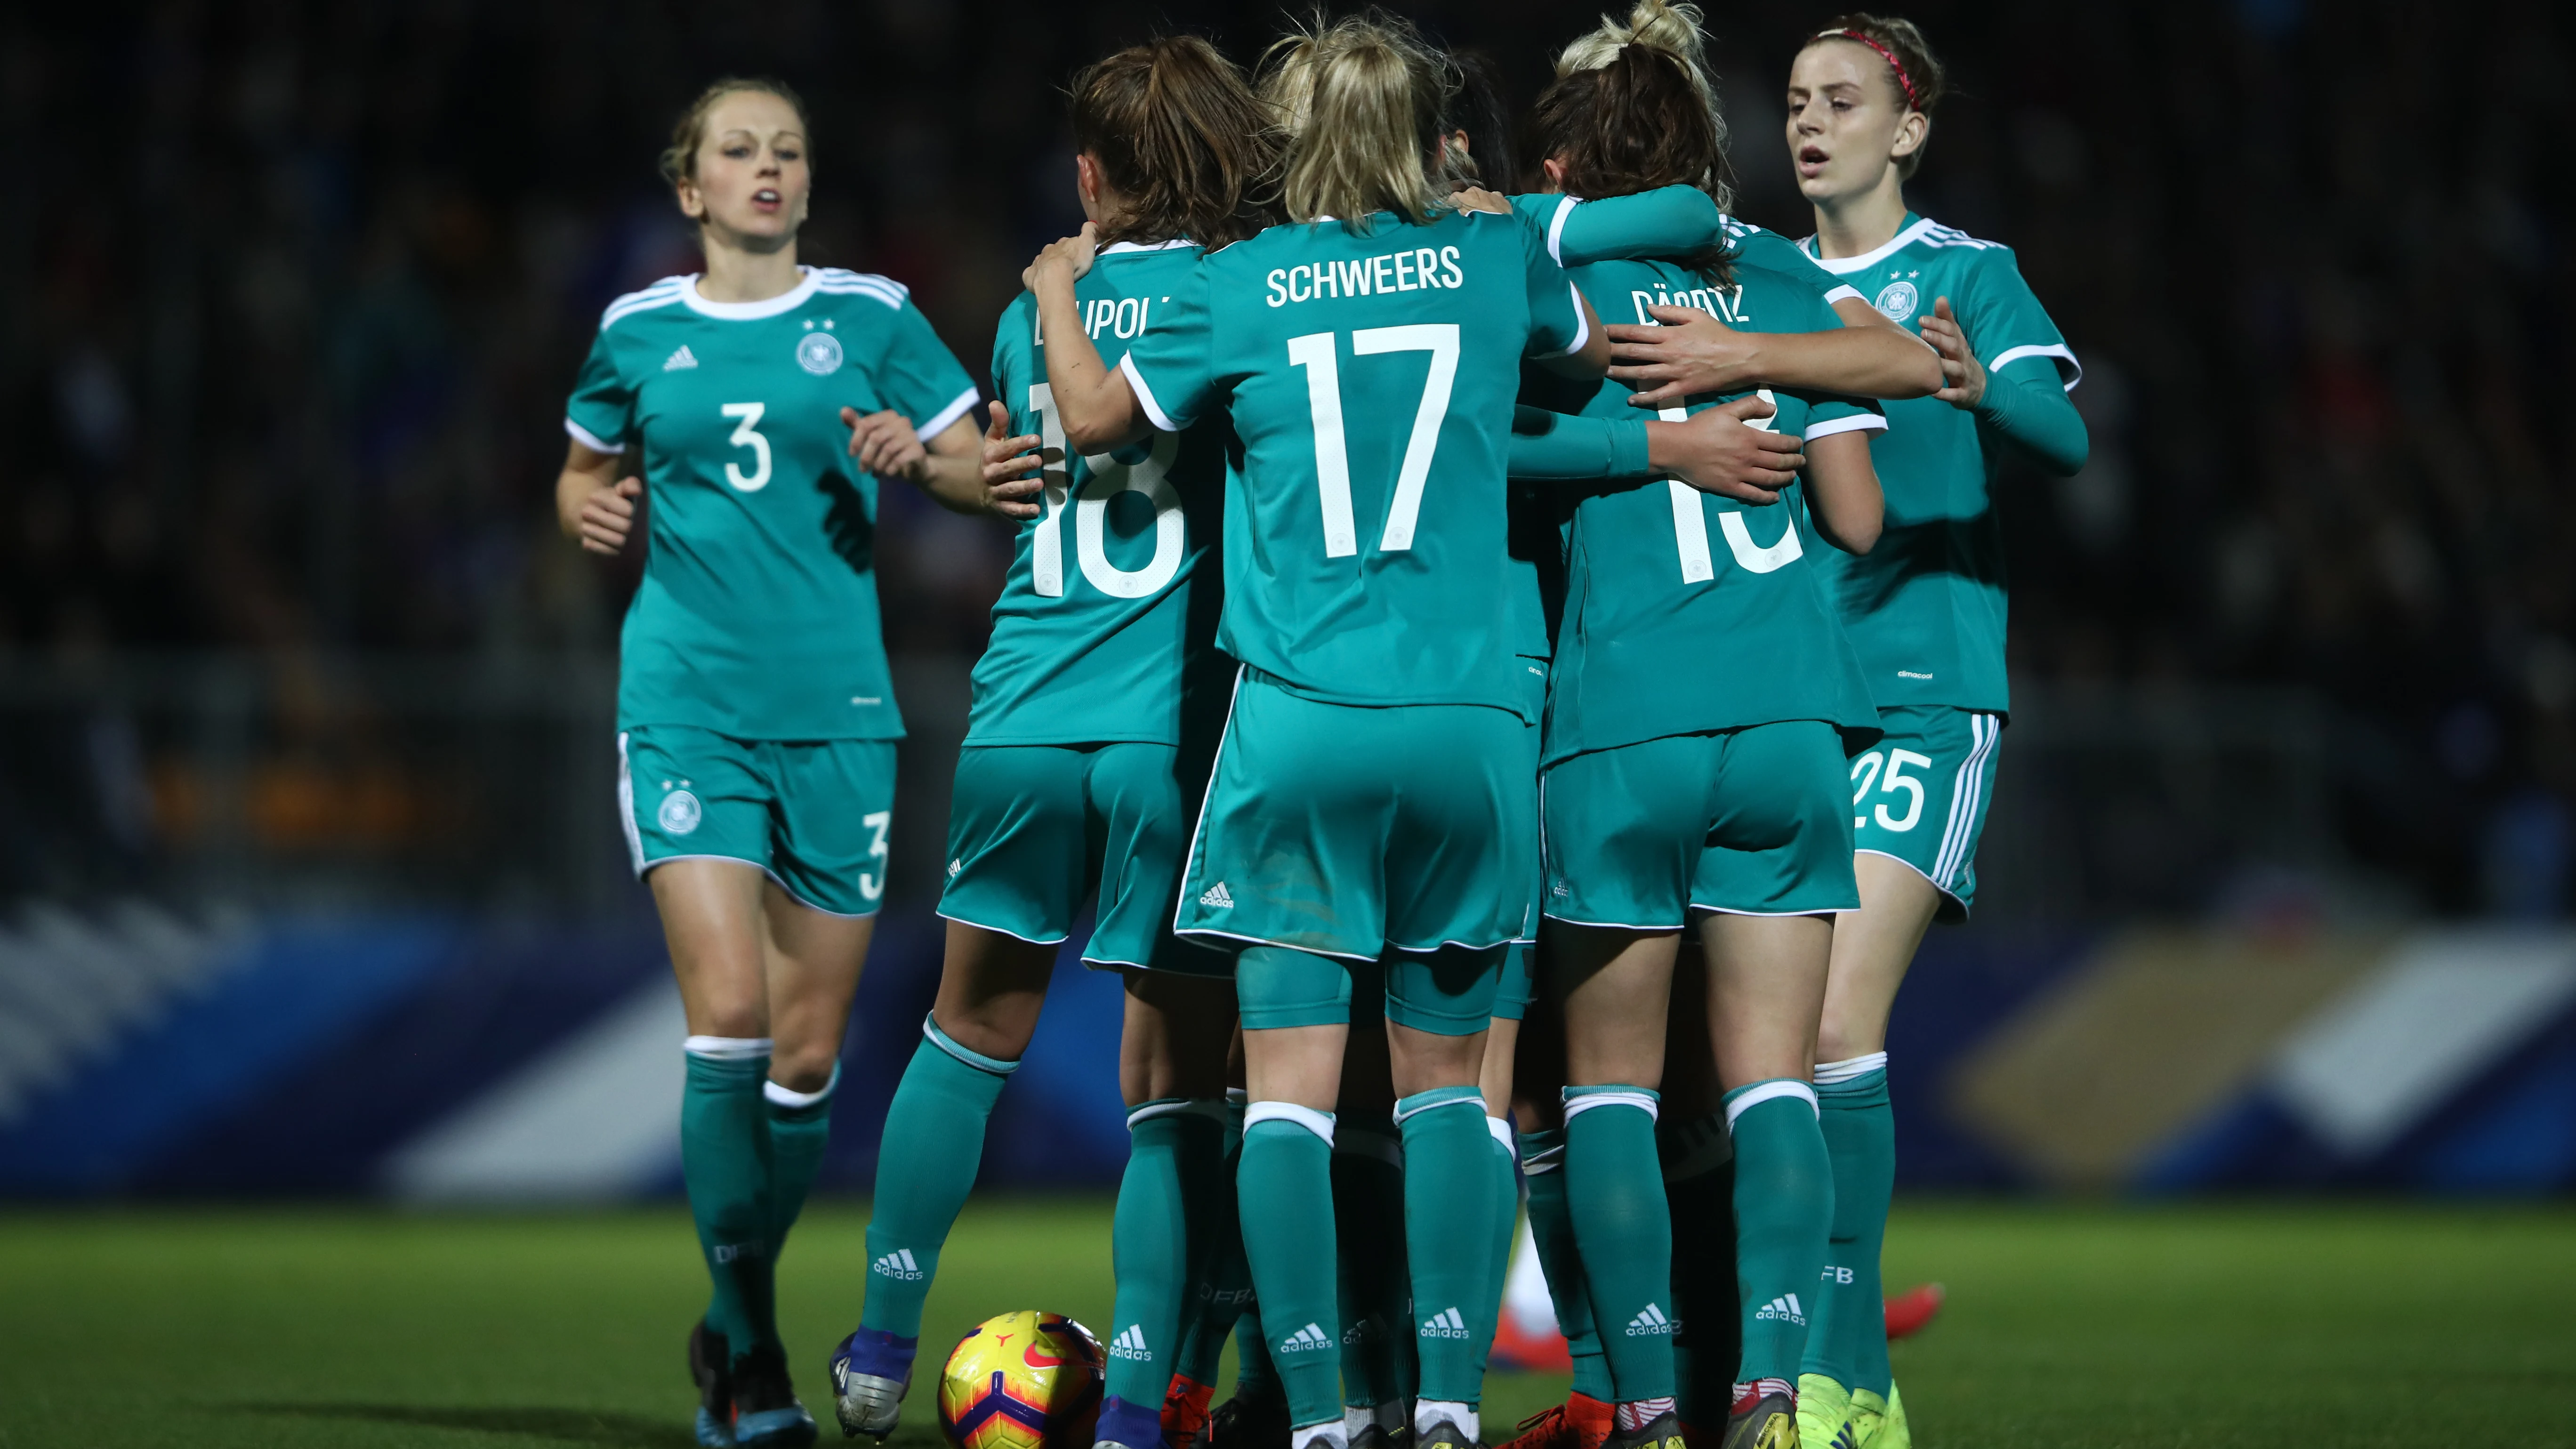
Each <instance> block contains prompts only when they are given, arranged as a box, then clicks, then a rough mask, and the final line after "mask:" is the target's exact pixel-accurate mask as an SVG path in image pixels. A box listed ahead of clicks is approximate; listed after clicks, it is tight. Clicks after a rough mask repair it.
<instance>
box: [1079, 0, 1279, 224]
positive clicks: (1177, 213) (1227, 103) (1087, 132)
mask: <svg viewBox="0 0 2576 1449" xmlns="http://www.w3.org/2000/svg"><path fill="white" fill-rule="evenodd" d="M1071 94H1072V97H1073V144H1074V146H1075V148H1076V149H1078V150H1081V151H1086V152H1089V153H1090V155H1091V157H1092V159H1093V160H1095V161H1097V162H1099V163H1100V174H1101V179H1103V180H1105V181H1107V182H1108V183H1109V184H1110V185H1111V186H1113V187H1115V188H1117V190H1118V192H1119V194H1120V195H1121V196H1122V197H1123V198H1125V201H1126V208H1125V210H1123V211H1122V212H1120V213H1119V214H1118V215H1117V216H1114V217H1112V218H1110V219H1109V220H1108V221H1107V222H1105V223H1103V224H1102V226H1101V228H1100V233H1099V236H1100V240H1101V241H1102V242H1104V243H1107V242H1120V241H1167V240H1170V239H1172V238H1174V237H1187V238H1189V239H1190V240H1191V241H1194V242H1197V243H1198V244H1199V245H1201V246H1204V247H1207V248H1209V249H1210V250H1213V249H1215V248H1217V247H1221V246H1224V245H1226V244H1227V243H1228V242H1236V241H1241V240H1243V239H1244V238H1245V237H1248V236H1251V235H1252V234H1253V233H1255V232H1257V231H1259V230H1261V229H1262V228H1263V227H1265V226H1268V225H1269V224H1270V223H1271V222H1272V221H1274V220H1276V218H1275V217H1274V216H1272V215H1271V214H1270V208H1269V202H1270V197H1269V195H1268V191H1269V189H1270V188H1271V186H1272V184H1273V183H1274V182H1275V179H1276V173H1277V171H1278V167H1279V137H1278V132H1277V128H1276V127H1275V126H1274V125H1273V124H1272V122H1271V117H1270V112H1269V110H1268V109H1267V108H1266V107H1264V106H1263V105H1262V103H1261V100H1260V98H1259V97H1257V96H1255V95H1254V94H1253V93H1252V87H1251V85H1250V84H1249V83H1247V82H1246V81H1245V80H1244V78H1243V72H1242V71H1240V70H1237V69H1236V68H1235V65H1234V62H1232V61H1230V60H1228V59H1226V58H1225V57H1224V56H1223V55H1221V54H1219V53H1218V52H1217V48H1216V47H1215V46H1213V45H1210V44H1208V43H1207V42H1206V41H1204V40H1201V39H1200V38H1198V37H1197V36H1195V35H1181V36H1173V37H1169V38H1167V39H1161V40H1149V41H1147V42H1145V43H1144V44H1142V45H1131V46H1129V47H1128V48H1126V49H1125V50H1122V51H1119V52H1118V53H1117V54H1115V55H1112V56H1109V57H1108V58H1106V59H1104V60H1100V61H1096V62H1094V63H1093V64H1091V65H1088V66H1085V67H1083V69H1082V70H1081V71H1080V72H1079V73H1078V74H1076V75H1075V76H1074V78H1073V85H1072V88H1071Z"/></svg>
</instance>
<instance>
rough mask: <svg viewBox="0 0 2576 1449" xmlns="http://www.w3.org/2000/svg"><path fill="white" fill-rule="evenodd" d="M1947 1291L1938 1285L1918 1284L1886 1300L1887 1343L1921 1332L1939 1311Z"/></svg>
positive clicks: (1947, 1293)
mask: <svg viewBox="0 0 2576 1449" xmlns="http://www.w3.org/2000/svg"><path fill="white" fill-rule="evenodd" d="M1949 1296H1950V1294H1949V1290H1947V1289H1945V1288H1943V1287H1942V1286H1941V1285H1940V1284H1938V1283H1918V1284H1916V1285H1915V1286H1914V1287H1911V1288H1908V1289H1906V1290H1905V1291H1904V1292H1902V1293H1899V1294H1897V1295H1896V1296H1895V1297H1893V1298H1890V1299H1888V1300H1887V1341H1888V1342H1890V1343H1894V1342H1896V1341H1897V1340H1898V1339H1900V1338H1907V1337H1911V1336H1912V1335H1914V1334H1917V1333H1920V1332H1922V1331H1923V1326H1924V1325H1925V1324H1927V1323H1930V1322H1931V1321H1932V1318H1933V1315H1935V1314H1937V1313H1939V1312H1940V1311H1941V1301H1942V1300H1943V1299H1945V1298H1947V1297H1949Z"/></svg>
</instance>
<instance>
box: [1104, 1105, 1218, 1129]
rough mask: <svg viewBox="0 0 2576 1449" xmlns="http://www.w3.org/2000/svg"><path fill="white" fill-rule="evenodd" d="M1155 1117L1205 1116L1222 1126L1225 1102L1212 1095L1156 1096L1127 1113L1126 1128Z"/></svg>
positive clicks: (1131, 1127)
mask: <svg viewBox="0 0 2576 1449" xmlns="http://www.w3.org/2000/svg"><path fill="white" fill-rule="evenodd" d="M1156 1117H1205V1118H1207V1119H1208V1120H1209V1121H1211V1122H1214V1123H1216V1124H1217V1125H1218V1126H1220V1127H1222V1126H1224V1125H1225V1103H1223V1102H1221V1101H1218V1100H1217V1099H1216V1098H1214V1097H1158V1098H1156V1099H1155V1100H1153V1101H1151V1102H1146V1103H1144V1104H1142V1105H1140V1106H1139V1107H1137V1108H1136V1110H1134V1111H1132V1112H1130V1113H1128V1114H1127V1130H1128V1131H1130V1132H1133V1131H1135V1130H1136V1124H1137V1123H1139V1122H1150V1121H1152V1120H1153V1119H1154V1118H1156Z"/></svg>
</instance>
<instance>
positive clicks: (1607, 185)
mask: <svg viewBox="0 0 2576 1449" xmlns="http://www.w3.org/2000/svg"><path fill="white" fill-rule="evenodd" d="M1649 10H1654V11H1656V12H1658V14H1659V15H1662V16H1669V15H1672V14H1673V13H1674V12H1675V11H1682V10H1688V11H1689V13H1690V14H1691V16H1693V17H1696V16H1697V14H1698V12H1697V11H1696V10H1691V9H1690V7H1687V6H1676V7H1671V8H1670V9H1666V8H1665V7H1663V6H1661V5H1660V3H1659V0H1648V3H1647V4H1643V5H1640V6H1638V7H1637V16H1638V17H1644V16H1646V15H1647V13H1648V11H1649ZM1608 25H1609V22H1604V26H1605V29H1606V28H1608ZM1690 33H1691V37H1692V39H1693V40H1694V41H1696V39H1697V35H1698V32H1697V29H1696V28H1695V27H1694V28H1693V29H1692V31H1691V32H1690ZM1598 34H1600V32H1595V35H1596V36H1597V35H1598ZM1649 34H1650V32H1648V31H1647V28H1646V27H1644V26H1639V27H1637V31H1636V32H1635V38H1633V39H1630V40H1628V41H1626V42H1624V43H1622V44H1620V45H1618V46H1616V47H1615V48H1612V49H1611V50H1609V51H1608V53H1607V54H1606V55H1603V56H1601V57H1600V58H1599V59H1598V60H1597V61H1593V63H1591V64H1589V65H1586V66H1584V67H1583V68H1579V69H1567V70H1563V71H1561V72H1560V74H1559V75H1558V76H1557V78H1556V81H1555V82H1554V83H1553V84H1551V85H1550V86H1549V87H1548V88H1547V89H1546V90H1545V91H1543V92H1541V93H1540V95H1539V98H1538V105H1537V106H1536V107H1535V108H1534V109H1533V111H1532V113H1531V116H1530V129H1531V132H1532V134H1533V136H1534V138H1535V140H1536V142H1537V146H1536V150H1537V153H1538V155H1540V156H1541V157H1544V158H1546V159H1548V160H1553V161H1555V162H1557V163H1558V164H1560V165H1561V166H1562V167H1563V168H1564V171H1565V175H1564V180H1563V184H1564V187H1565V190H1566V192H1567V193H1568V194H1569V195H1573V196H1585V197H1600V196H1628V195H1632V194H1634V193H1636V192H1640V191H1652V190H1655V189H1656V188H1658V187H1663V186H1693V187H1697V188H1698V189H1700V190H1701V191H1704V192H1707V193H1708V194H1709V196H1710V197H1711V198H1712V199H1714V200H1715V201H1716V202H1717V204H1718V206H1719V208H1720V209H1723V208H1724V207H1725V206H1726V205H1727V202H1728V201H1729V200H1730V196H1729V191H1730V188H1729V187H1728V186H1727V184H1726V179H1725V178H1726V174H1727V165H1726V136H1725V131H1724V128H1723V127H1722V125H1721V124H1720V123H1719V121H1718V119H1717V115H1716V113H1715V112H1714V111H1712V110H1711V109H1710V108H1709V105H1708V101H1707V95H1708V93H1707V91H1706V90H1705V89H1704V88H1703V86H1702V85H1701V84H1700V83H1699V81H1700V77H1699V76H1698V75H1697V72H1696V70H1695V68H1694V67H1693V66H1692V65H1691V64H1690V62H1689V60H1688V59H1687V58H1686V57H1685V56H1683V55H1680V54H1676V53H1675V50H1674V48H1673V46H1672V45H1670V44H1669V43H1658V39H1656V38H1649ZM1589 38H1590V37H1587V39H1589ZM1582 44H1583V42H1577V43H1576V46H1569V47H1567V53H1568V55H1569V56H1570V55H1572V54H1574V53H1575V51H1576V49H1577V47H1579V46H1581V45H1582ZM1692 48H1693V49H1694V50H1695V49H1696V48H1697V47H1696V45H1693V47H1692ZM1585 59H1586V60H1592V57H1591V56H1589V55H1587V56H1586V57H1585ZM1673 260H1675V261H1677V262H1679V263H1680V264H1681V265H1683V266H1686V267H1689V268H1690V269H1692V270H1693V271H1696V272H1698V273H1700V274H1701V275H1702V276H1705V277H1706V278H1708V280H1709V283H1710V284H1711V285H1712V286H1719V287H1725V286H1731V285H1733V283H1734V274H1733V268H1732V267H1731V266H1730V263H1731V262H1732V261H1733V257H1732V255H1731V254H1730V253H1729V252H1728V251H1727V250H1726V249H1725V248H1724V247H1722V246H1718V247H1708V248H1703V249H1702V250H1700V251H1696V252H1693V253H1691V254H1690V255H1689V256H1686V257H1676V258H1673Z"/></svg>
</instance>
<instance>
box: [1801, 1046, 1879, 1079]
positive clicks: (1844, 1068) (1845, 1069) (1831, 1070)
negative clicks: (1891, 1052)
mask: <svg viewBox="0 0 2576 1449" xmlns="http://www.w3.org/2000/svg"><path fill="white" fill-rule="evenodd" d="M1886 1070H1887V1053H1885V1052H1870V1053H1868V1054H1867V1055H1865V1056H1857V1057H1845V1058H1843V1059H1842V1060H1841V1061H1838V1062H1818V1063H1816V1085H1817V1086H1819V1087H1831V1086H1837V1085H1839V1084H1841V1083H1844V1082H1848V1081H1850V1080H1851V1079H1852V1078H1854V1077H1863V1076H1867V1075H1869V1074H1870V1073H1871V1072H1883V1071H1886Z"/></svg>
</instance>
